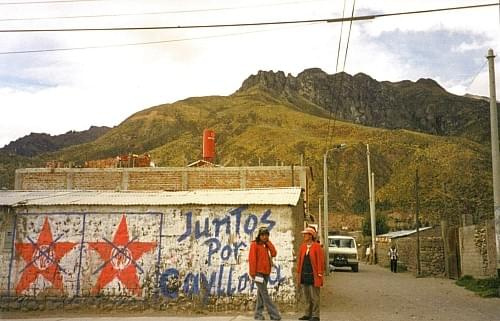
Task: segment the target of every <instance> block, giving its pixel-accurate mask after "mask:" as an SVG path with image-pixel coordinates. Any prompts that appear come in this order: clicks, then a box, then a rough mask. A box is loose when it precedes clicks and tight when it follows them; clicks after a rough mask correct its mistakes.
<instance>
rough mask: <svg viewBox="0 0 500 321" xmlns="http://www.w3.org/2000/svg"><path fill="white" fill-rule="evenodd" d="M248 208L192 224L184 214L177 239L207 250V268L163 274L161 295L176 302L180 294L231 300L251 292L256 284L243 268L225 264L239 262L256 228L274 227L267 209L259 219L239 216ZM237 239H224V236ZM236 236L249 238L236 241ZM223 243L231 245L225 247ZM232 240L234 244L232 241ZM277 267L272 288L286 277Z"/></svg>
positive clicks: (269, 211) (175, 269) (173, 269)
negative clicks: (195, 242) (228, 298)
mask: <svg viewBox="0 0 500 321" xmlns="http://www.w3.org/2000/svg"><path fill="white" fill-rule="evenodd" d="M246 209H247V207H246V206H243V207H238V208H236V209H233V210H231V211H229V212H228V213H227V214H226V215H224V216H218V217H216V218H213V219H212V220H210V219H209V218H208V217H206V218H203V219H201V220H195V221H193V214H192V212H187V213H185V229H184V232H183V233H182V234H181V235H180V236H179V237H178V238H177V242H178V243H181V242H183V241H185V240H187V239H190V240H196V241H198V242H199V243H200V244H203V245H205V246H206V249H207V252H206V253H207V254H206V264H207V266H208V267H209V268H208V269H207V270H205V271H203V269H202V270H201V271H200V270H198V271H191V272H190V271H186V273H182V272H180V271H179V270H178V269H177V268H169V269H167V270H166V271H164V272H163V273H162V274H161V276H160V280H159V283H160V284H159V286H160V289H161V293H162V294H163V295H164V296H166V297H169V298H172V299H175V298H177V296H178V294H179V293H180V292H183V293H184V294H187V295H193V294H194V295H198V294H203V295H204V296H205V297H207V296H209V295H217V296H232V295H234V294H236V293H244V292H247V291H253V290H254V288H255V284H254V283H253V281H252V280H251V279H250V276H249V275H248V273H247V272H244V271H245V270H246V268H245V267H243V268H242V267H241V266H240V267H239V266H238V264H237V265H234V263H230V264H228V261H229V260H231V259H234V261H233V262H238V255H239V253H240V250H242V249H245V248H246V247H247V246H248V244H247V242H245V240H246V239H252V238H253V234H254V232H255V230H256V228H257V227H258V226H266V227H267V228H268V230H269V231H271V230H272V229H273V227H274V226H275V225H276V222H275V221H274V220H271V210H270V209H267V210H265V211H264V213H263V214H262V215H260V216H257V215H255V214H246V215H245V216H243V215H242V212H243V211H244V210H246ZM229 235H232V236H236V238H233V237H230V238H228V237H224V236H229ZM239 236H250V237H249V238H248V237H239ZM224 239H226V240H228V239H231V240H233V241H231V242H229V243H227V244H224ZM234 240H235V241H234ZM214 257H217V258H218V260H215V261H218V262H219V263H220V264H219V265H218V266H214V267H212V262H213V261H214V260H213V259H214ZM283 274H284V273H283V270H282V267H281V266H280V265H274V266H273V267H272V273H271V276H270V278H269V284H270V285H271V286H277V285H278V284H281V283H282V282H283V281H284V280H285V277H284V275H283Z"/></svg>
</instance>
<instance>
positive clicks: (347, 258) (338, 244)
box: [328, 235, 359, 272]
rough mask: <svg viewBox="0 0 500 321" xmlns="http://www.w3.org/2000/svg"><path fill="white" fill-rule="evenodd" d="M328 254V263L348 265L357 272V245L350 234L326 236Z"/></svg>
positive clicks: (341, 265)
mask: <svg viewBox="0 0 500 321" xmlns="http://www.w3.org/2000/svg"><path fill="white" fill-rule="evenodd" d="M328 256H329V260H328V261H329V262H330V265H333V266H337V267H343V266H350V267H351V269H352V271H353V272H358V264H359V260H358V247H357V245H356V240H355V239H354V237H352V236H343V235H333V236H328Z"/></svg>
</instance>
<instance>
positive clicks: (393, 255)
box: [387, 244, 398, 273]
mask: <svg viewBox="0 0 500 321" xmlns="http://www.w3.org/2000/svg"><path fill="white" fill-rule="evenodd" d="M387 255H389V259H390V260H391V272H394V273H396V272H397V270H398V249H397V248H396V245H395V244H392V245H391V248H390V249H389V253H387Z"/></svg>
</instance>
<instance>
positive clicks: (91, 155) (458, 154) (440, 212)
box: [47, 89, 492, 223]
mask: <svg viewBox="0 0 500 321" xmlns="http://www.w3.org/2000/svg"><path fill="white" fill-rule="evenodd" d="M329 126H330V128H332V129H333V137H332V140H331V143H332V145H333V144H340V143H345V144H347V147H346V148H345V149H344V150H340V151H334V152H333V153H330V156H329V173H328V175H329V180H330V190H329V194H330V200H331V203H330V207H331V208H332V210H334V211H342V212H354V211H356V205H358V206H359V204H363V203H366V200H367V198H368V196H367V195H368V189H367V172H366V144H369V145H370V151H371V162H372V171H373V172H374V173H375V184H376V189H377V203H378V204H382V205H383V208H384V209H385V210H389V211H399V212H404V213H413V211H414V203H415V194H414V184H415V173H416V169H417V168H418V170H419V176H420V184H419V187H420V206H421V212H422V213H423V214H422V216H423V217H424V219H423V220H424V221H425V222H429V223H437V222H438V221H439V220H440V219H441V218H442V217H452V218H453V220H456V219H457V218H458V216H459V215H460V214H464V213H467V214H472V215H473V216H474V217H475V218H476V219H481V218H485V217H487V216H489V215H490V212H491V211H490V208H491V204H492V195H491V177H490V175H491V174H490V168H491V166H490V165H491V160H490V158H489V149H488V147H487V146H484V145H481V144H479V143H476V142H473V141H470V140H468V139H466V138H457V137H442V136H433V135H429V134H423V133H417V132H411V131H407V130H388V129H377V128H370V127H365V126H361V125H356V124H351V123H346V122H341V121H329V119H328V118H326V117H320V116H316V115H312V114H311V113H306V112H302V111H299V110H298V109H297V107H296V106H293V105H291V104H289V103H287V102H284V101H281V100H279V99H276V98H275V97H273V96H272V95H270V94H269V93H267V92H265V91H260V90H257V89H254V90H249V91H246V92H244V93H241V92H240V93H238V94H234V95H232V96H228V97H217V96H214V97H200V98H189V99H186V100H183V101H179V102H176V103H174V104H166V105H161V106H156V107H152V108H149V109H146V110H144V111H141V112H139V113H136V114H134V115H132V116H131V117H129V118H128V119H127V120H125V121H124V122H123V123H122V124H120V125H119V126H117V127H116V128H114V129H113V130H111V131H110V132H108V133H107V134H105V135H103V136H102V137H100V138H99V139H97V140H96V141H94V142H91V143H87V144H84V145H79V146H74V147H70V148H68V149H65V150H64V151H63V152H61V153H57V154H52V155H49V156H47V157H49V158H58V159H62V160H65V161H74V162H81V161H84V160H87V159H98V158H104V157H111V156H115V155H117V154H120V153H127V152H134V153H142V152H148V153H150V154H151V155H152V158H153V160H154V161H155V163H156V165H157V166H185V165H187V164H188V163H189V162H192V161H194V160H197V159H200V158H201V145H202V137H201V134H202V131H203V129H204V128H211V129H214V130H215V131H216V133H217V134H216V144H217V163H219V164H222V165H225V166H257V165H258V164H259V161H260V163H261V164H263V165H276V164H282V163H283V164H286V165H291V164H295V165H297V164H299V163H300V155H301V154H303V155H304V161H305V164H306V165H309V166H312V168H313V173H314V184H313V186H312V195H313V200H312V206H313V207H314V206H315V204H317V197H318V195H319V194H321V193H322V184H323V180H322V159H323V153H324V150H325V147H326V143H327V141H328V139H326V137H328V127H329Z"/></svg>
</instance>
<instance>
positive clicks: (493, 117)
mask: <svg viewBox="0 0 500 321" xmlns="http://www.w3.org/2000/svg"><path fill="white" fill-rule="evenodd" d="M486 58H488V66H489V75H490V124H491V160H492V162H491V163H492V166H493V204H494V209H495V234H496V246H497V273H498V276H500V159H499V150H498V115H497V95H496V88H495V55H494V54H493V49H489V50H488V56H486ZM499 292H500V289H499Z"/></svg>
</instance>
